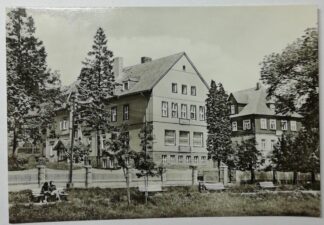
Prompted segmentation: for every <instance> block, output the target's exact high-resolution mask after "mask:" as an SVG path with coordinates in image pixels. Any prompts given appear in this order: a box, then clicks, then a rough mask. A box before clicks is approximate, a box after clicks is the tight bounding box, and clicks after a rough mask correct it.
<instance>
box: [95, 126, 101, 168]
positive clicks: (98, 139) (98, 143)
mask: <svg viewBox="0 0 324 225" xmlns="http://www.w3.org/2000/svg"><path fill="white" fill-rule="evenodd" d="M96 133H97V134H96V135H97V138H96V139H97V167H99V164H100V137H99V129H97V132H96Z"/></svg>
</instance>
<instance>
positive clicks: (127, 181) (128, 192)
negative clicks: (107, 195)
mask: <svg viewBox="0 0 324 225" xmlns="http://www.w3.org/2000/svg"><path fill="white" fill-rule="evenodd" d="M126 189H127V204H128V205H130V204H131V197H130V190H129V169H128V168H126Z"/></svg>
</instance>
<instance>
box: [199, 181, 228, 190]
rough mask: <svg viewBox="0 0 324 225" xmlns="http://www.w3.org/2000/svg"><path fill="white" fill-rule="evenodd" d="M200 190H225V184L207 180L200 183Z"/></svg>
mask: <svg viewBox="0 0 324 225" xmlns="http://www.w3.org/2000/svg"><path fill="white" fill-rule="evenodd" d="M199 190H200V191H203V190H206V191H223V190H225V187H224V184H223V183H205V182H200V183H199Z"/></svg>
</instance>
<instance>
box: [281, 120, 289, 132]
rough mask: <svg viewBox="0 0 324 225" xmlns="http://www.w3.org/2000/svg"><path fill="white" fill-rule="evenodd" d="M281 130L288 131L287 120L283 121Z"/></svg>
mask: <svg viewBox="0 0 324 225" xmlns="http://www.w3.org/2000/svg"><path fill="white" fill-rule="evenodd" d="M281 129H282V130H287V129H288V122H287V120H281Z"/></svg>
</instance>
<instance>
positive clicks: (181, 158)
mask: <svg viewBox="0 0 324 225" xmlns="http://www.w3.org/2000/svg"><path fill="white" fill-rule="evenodd" d="M178 162H179V163H183V155H178Z"/></svg>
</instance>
